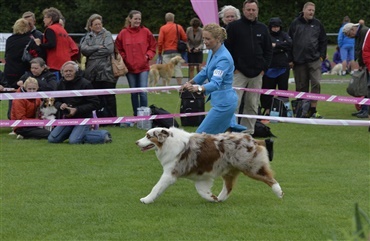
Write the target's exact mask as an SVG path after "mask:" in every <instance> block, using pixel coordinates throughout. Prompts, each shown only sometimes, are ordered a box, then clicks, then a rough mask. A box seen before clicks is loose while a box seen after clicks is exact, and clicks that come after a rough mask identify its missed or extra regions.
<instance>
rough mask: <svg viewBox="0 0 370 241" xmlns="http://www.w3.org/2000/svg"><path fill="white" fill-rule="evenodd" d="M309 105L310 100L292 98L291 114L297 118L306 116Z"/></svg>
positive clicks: (307, 115)
mask: <svg viewBox="0 0 370 241" xmlns="http://www.w3.org/2000/svg"><path fill="white" fill-rule="evenodd" d="M310 107H311V101H310V100H302V99H297V100H292V109H293V114H294V116H295V117H297V118H308V117H310V116H309V110H310Z"/></svg>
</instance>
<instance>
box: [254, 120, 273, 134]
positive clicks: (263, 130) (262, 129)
mask: <svg viewBox="0 0 370 241" xmlns="http://www.w3.org/2000/svg"><path fill="white" fill-rule="evenodd" d="M252 136H253V137H276V136H275V135H274V134H272V132H271V130H270V127H268V126H266V125H265V124H263V123H262V122H261V121H260V120H257V121H256V124H255V125H254V133H253V135H252Z"/></svg>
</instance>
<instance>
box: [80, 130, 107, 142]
mask: <svg viewBox="0 0 370 241" xmlns="http://www.w3.org/2000/svg"><path fill="white" fill-rule="evenodd" d="M111 142H112V136H111V134H110V133H109V131H107V130H91V131H88V132H87V133H86V135H85V137H84V143H87V144H104V143H111Z"/></svg>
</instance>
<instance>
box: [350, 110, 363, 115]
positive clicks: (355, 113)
mask: <svg viewBox="0 0 370 241" xmlns="http://www.w3.org/2000/svg"><path fill="white" fill-rule="evenodd" d="M361 113H362V110H359V111H357V112H353V113H352V114H351V115H352V116H357V115H358V114H361Z"/></svg>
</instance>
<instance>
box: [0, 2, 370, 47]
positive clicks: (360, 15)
mask: <svg viewBox="0 0 370 241" xmlns="http://www.w3.org/2000/svg"><path fill="white" fill-rule="evenodd" d="M305 2H307V1H306V0H295V1H292V0H280V1H271V0H260V1H259V8H260V11H259V20H260V21H261V22H263V23H265V24H268V21H269V19H270V18H272V17H280V18H281V19H282V20H283V29H284V30H285V31H287V29H288V27H289V24H290V23H291V22H292V20H293V19H294V18H295V17H296V16H297V15H298V14H299V12H300V11H301V10H302V7H303V5H304V3H305ZM313 2H314V3H315V4H316V13H315V17H317V18H318V19H319V20H320V21H321V22H322V23H323V25H324V27H325V30H326V32H327V33H337V32H338V30H339V28H340V26H341V23H342V20H343V17H344V16H347V15H348V16H349V17H350V18H351V21H352V22H358V20H359V19H365V21H366V22H367V23H368V21H370V12H369V10H368V9H369V6H370V0H362V1H360V0H317V1H313ZM242 3H243V0H219V1H218V8H219V9H220V8H221V7H222V6H224V5H233V6H235V7H237V8H239V9H241V8H242ZM0 6H1V7H0V32H2V33H4V32H5V33H9V32H12V26H13V24H14V22H15V21H16V20H17V19H18V18H20V17H21V16H22V13H23V12H25V11H32V12H34V13H35V15H36V18H37V25H36V26H37V28H38V29H39V30H41V31H43V30H44V26H43V16H42V11H43V10H44V9H45V8H48V7H56V8H58V9H59V10H60V11H61V12H62V14H63V15H64V17H65V18H66V29H67V31H68V32H69V33H84V32H86V30H85V29H84V28H85V25H86V20H87V19H88V17H89V16H90V15H91V14H93V13H98V14H100V15H101V16H102V17H103V24H104V27H105V28H106V29H108V30H109V31H111V32H112V33H118V32H119V31H120V30H121V29H122V27H123V25H124V22H125V18H126V17H127V15H128V13H129V12H130V11H131V10H133V9H136V10H139V11H141V12H142V23H143V25H145V26H146V27H148V28H149V29H150V30H151V31H152V32H153V33H158V32H159V28H160V27H161V26H162V25H163V24H165V20H164V15H165V14H166V13H167V12H172V13H174V14H175V15H176V17H175V21H176V22H177V23H179V24H181V25H182V26H183V27H184V28H186V27H188V26H189V22H190V19H191V18H193V17H197V15H196V13H195V12H194V10H193V8H192V5H191V2H190V0H159V1H152V0H140V1H138V0H119V1H117V0H88V1H87V0H69V1H55V0H33V1H26V0H20V1H14V0H0ZM368 24H369V23H368ZM329 40H330V42H332V43H333V44H335V43H336V37H330V38H329Z"/></svg>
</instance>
